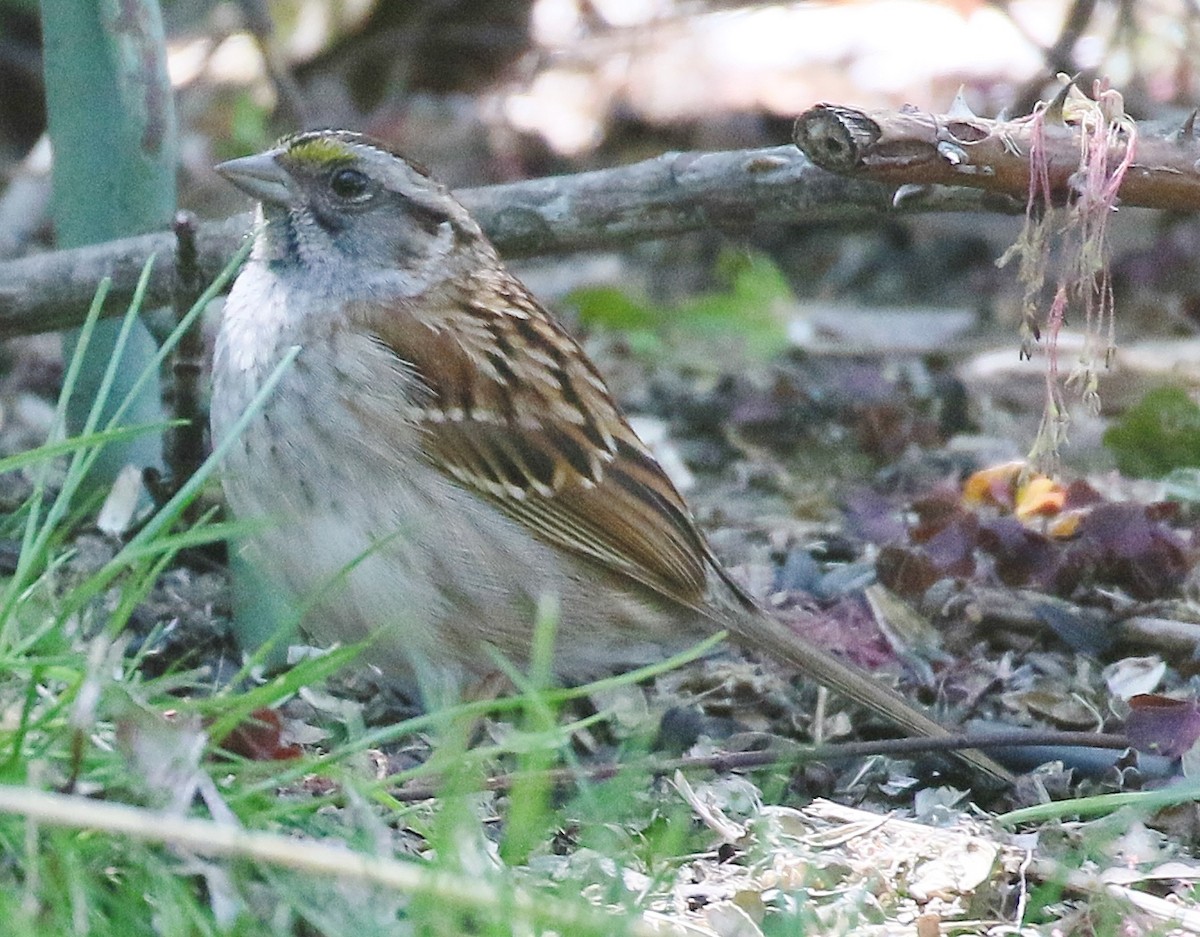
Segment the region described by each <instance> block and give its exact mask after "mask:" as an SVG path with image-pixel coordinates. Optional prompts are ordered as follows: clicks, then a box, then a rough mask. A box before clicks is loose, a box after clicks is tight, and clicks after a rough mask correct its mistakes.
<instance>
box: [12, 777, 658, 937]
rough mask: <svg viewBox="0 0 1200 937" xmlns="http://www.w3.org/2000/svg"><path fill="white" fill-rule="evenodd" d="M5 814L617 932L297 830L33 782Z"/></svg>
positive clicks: (592, 919) (523, 896) (558, 905)
mask: <svg viewBox="0 0 1200 937" xmlns="http://www.w3.org/2000/svg"><path fill="white" fill-rule="evenodd" d="M0 812H3V813H11V814H16V815H18V816H23V817H26V818H27V819H29V820H31V821H34V822H36V823H43V824H47V825H50V826H59V827H68V828H72V829H78V830H89V831H95V832H102V833H108V834H111V835H117V836H128V837H130V838H132V839H136V840H139V841H141V842H149V843H161V844H163V845H168V846H173V847H175V848H178V849H184V850H188V851H190V852H195V853H199V854H201V855H206V856H225V857H231V858H241V859H251V860H254V861H256V862H264V863H268V864H270V865H274V866H278V867H280V868H285V869H292V870H294V871H297V872H304V873H307V874H309V875H322V876H328V877H330V878H336V879H339V880H341V881H356V882H366V883H370V884H374V885H379V886H382V887H384V888H391V889H394V890H396V891H399V892H405V893H411V894H420V895H425V896H428V897H431V898H435V899H440V900H443V901H446V902H447V903H449V904H450V905H451V906H452V907H455V908H458V909H461V910H463V911H472V912H475V913H481V914H490V915H497V916H502V915H503V916H508V917H511V916H514V915H515V916H516V917H518V918H521V919H523V920H527V921H537V922H542V923H546V924H552V925H553V926H554V927H555V928H556V929H558V930H559V931H560V932H562V933H581V932H582V933H589V934H608V933H612V932H613V929H614V926H615V925H616V924H617V920H616V919H615V918H614V917H612V916H611V915H607V914H604V913H603V912H601V911H599V910H597V909H593V908H591V907H588V906H586V905H582V904H569V903H567V902H563V901H560V900H557V899H555V898H553V897H551V896H548V895H541V894H539V895H536V896H534V895H531V894H529V893H528V892H524V891H517V890H516V889H513V890H507V889H501V888H498V887H496V886H494V885H491V884H489V883H487V882H485V881H482V880H480V878H479V877H478V876H472V877H467V876H464V875H460V874H457V873H452V872H447V871H442V870H438V869H434V868H431V867H429V866H427V865H424V864H422V863H418V862H400V861H397V860H395V859H392V858H390V857H388V856H379V855H367V854H364V853H359V852H354V851H352V850H350V849H347V848H346V847H345V846H343V845H331V844H327V843H325V842H317V841H315V840H306V839H301V838H299V837H296V836H280V835H277V834H274V833H258V832H251V831H248V830H244V829H242V828H241V827H236V826H228V825H222V824H218V823H215V822H213V821H211V820H202V819H196V818H190V817H181V816H176V815H172V814H168V813H163V812H161V811H157V810H145V809H142V808H140V807H132V806H128V805H126V804H116V803H105V802H100V801H96V800H91V799H89V798H86V797H79V796H75V795H70V794H54V793H49V792H47V791H39V790H36V789H34V788H30V787H15V786H7V785H0ZM622 926H624V927H625V928H626V931H625V932H627V933H629V934H631V935H635V937H654V935H658V934H660V933H661V932H659V931H657V930H654V929H652V928H651V927H650V926H649V925H647V924H645V923H643V922H642V921H640V920H637V919H634V920H631V921H628V922H624V923H623V924H622Z"/></svg>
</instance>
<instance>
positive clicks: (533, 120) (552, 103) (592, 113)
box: [504, 69, 608, 155]
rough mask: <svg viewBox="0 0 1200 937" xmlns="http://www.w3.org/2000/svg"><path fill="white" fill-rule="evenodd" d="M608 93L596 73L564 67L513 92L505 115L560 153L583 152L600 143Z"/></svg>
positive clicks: (542, 75)
mask: <svg viewBox="0 0 1200 937" xmlns="http://www.w3.org/2000/svg"><path fill="white" fill-rule="evenodd" d="M607 108H608V95H607V94H606V93H604V92H603V91H602V89H601V88H600V83H599V82H598V81H597V80H596V78H595V76H593V75H590V74H585V73H583V72H577V71H567V70H565V69H552V70H550V71H545V72H542V73H541V74H540V75H538V76H537V77H536V78H535V79H534V80H533V83H532V84H531V85H530V86H529V88H528V89H527V90H526V91H525V92H523V93H521V94H514V95H511V96H510V97H509V98H508V100H507V101H506V102H505V108H504V110H505V114H506V115H507V117H508V119H509V121H511V122H512V125H513V126H514V127H516V128H517V129H518V130H525V131H528V132H530V133H539V134H541V135H542V137H544V138H545V140H546V142H547V143H548V144H549V145H550V146H551V147H552V148H553V149H555V150H557V151H558V152H559V153H564V154H568V155H569V154H574V153H581V152H584V151H585V150H588V149H590V148H591V147H594V146H595V145H596V144H597V143H599V142H600V137H601V133H602V131H603V127H604V124H603V121H604V117H605V115H606V114H607Z"/></svg>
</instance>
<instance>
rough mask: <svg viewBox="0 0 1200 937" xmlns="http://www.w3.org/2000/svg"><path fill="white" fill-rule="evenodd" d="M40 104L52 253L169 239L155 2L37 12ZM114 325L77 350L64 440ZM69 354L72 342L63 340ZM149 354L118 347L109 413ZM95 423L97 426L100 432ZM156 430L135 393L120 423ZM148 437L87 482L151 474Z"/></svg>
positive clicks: (81, 410)
mask: <svg viewBox="0 0 1200 937" xmlns="http://www.w3.org/2000/svg"><path fill="white" fill-rule="evenodd" d="M41 10H42V39H43V45H44V49H45V72H46V99H47V109H48V112H49V123H50V140H51V143H52V145H53V148H54V195H53V214H54V225H55V232H56V235H57V239H58V244H59V246H60V247H78V246H80V245H83V244H92V243H96V242H99V241H105V240H109V239H111V238H119V237H127V236H130V235H135V234H143V233H145V232H148V231H155V230H162V229H164V228H168V227H170V224H171V218H172V215H173V214H174V211H175V169H176V128H175V105H174V100H173V98H172V94H171V84H170V81H169V80H168V78H167V62H166V42H165V38H164V33H163V24H162V15H161V12H160V11H159V8H158V3H157V2H156V0H42V4H41ZM119 327H120V323H119V321H117V320H110V321H106V322H101V323H100V324H99V326H98V328H97V330H96V333H95V336H94V337H93V339H92V341H91V344H90V346H89V347H88V349H87V354H86V358H85V360H84V366H83V370H82V371H81V377H80V381H79V385H78V389H77V391H76V393H75V395H74V396H73V398H72V400H71V404H72V407H71V408H70V409H69V410H68V413H67V429H68V432H77V431H78V430H79V429H80V427H81V426H82V425H83V421H84V419H85V418H86V416H87V413H88V411H89V409H90V408H91V406H92V402H93V400H94V397H95V390H96V387H97V385H98V383H99V381H100V377H101V375H102V374H103V372H104V368H105V366H106V365H107V364H108V361H109V358H110V357H111V355H112V342H113V340H114V339H115V337H116V334H117V330H118V328H119ZM63 346H64V353H65V354H66V355H68V356H70V355H71V354H72V353H73V352H74V350H75V334H74V333H70V334H68V335H66V336H64V339H63ZM153 354H154V341H153V339H152V338H151V337H150V333H149V332H148V331H147V330H146V329H145V327H144V326H142V325H140V324H139V326H138V329H137V331H135V333H134V334H133V336H132V337H131V339H130V342H129V345H128V346H127V348H126V350H125V352H124V356H123V360H122V365H121V369H120V371H119V373H118V376H117V381H116V384H115V386H114V388H113V392H112V394H111V395H110V398H109V408H108V411H106V413H107V412H111V410H112V409H115V407H116V406H118V405H119V404H120V402H121V401H122V400H123V399H124V398H125V395H126V392H127V391H128V389H129V387H130V386H131V385H132V384H133V382H134V381H135V380H136V378H137V376H138V375H139V374H140V373H142V371H143V370H144V369H145V368H146V366H147V363H148V362H149V360H150V358H151V356H152V355H153ZM105 419H106V416H105V417H102V425H103V421H104V420H105ZM123 419H124V421H125V423H126V424H127V425H136V424H143V423H156V422H159V421H161V420H162V419H163V411H162V403H161V399H160V391H159V384H158V381H157V380H155V381H153V382H150V383H148V384H147V386H146V388H145V391H144V392H143V393H142V395H141V397H140V398H139V399H138V400H137V401H136V402H135V403H134V404H133V406H132V407H131V408H130V410H129V411H128V412H127V414H126V415H125V417H124V418H123ZM161 462H162V441H161V439H160V438H159V437H158V436H157V435H156V434H148V435H142V436H138V437H136V438H134V439H131V440H129V441H128V442H125V443H121V444H111V445H109V446H108V447H106V449H105V450H104V451H103V452H102V453H101V454H100V458H99V460H98V461H97V464H96V468H95V470H94V475H93V485H94V486H95V487H101V486H105V485H107V484H108V483H110V482H111V481H112V479H113V478H115V476H116V474H117V472H119V471H120V469H121V468H122V467H123V466H124V465H126V464H130V463H132V464H134V465H136V466H138V467H139V468H142V467H146V466H156V467H158V466H160V465H161Z"/></svg>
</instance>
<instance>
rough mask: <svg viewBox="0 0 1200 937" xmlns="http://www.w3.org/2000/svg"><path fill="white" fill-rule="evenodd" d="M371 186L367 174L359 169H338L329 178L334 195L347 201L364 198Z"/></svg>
mask: <svg viewBox="0 0 1200 937" xmlns="http://www.w3.org/2000/svg"><path fill="white" fill-rule="evenodd" d="M370 184H371V180H370V179H369V178H367V174H366V173H364V172H359V171H358V170H357V169H349V168H342V169H337V170H335V171H334V173H333V175H332V176H330V177H329V188H330V189H331V190H332V191H333V194H334V195H336V196H337V197H338V198H344V199H347V200H353V199H359V198H362V197H363V196H364V195H366V194H367V189H368V188H369V187H370Z"/></svg>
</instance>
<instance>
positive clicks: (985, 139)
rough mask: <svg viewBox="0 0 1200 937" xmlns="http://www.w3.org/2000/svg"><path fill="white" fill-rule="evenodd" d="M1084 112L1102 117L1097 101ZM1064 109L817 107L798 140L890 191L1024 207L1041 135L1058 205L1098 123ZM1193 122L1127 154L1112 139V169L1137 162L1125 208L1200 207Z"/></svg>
mask: <svg viewBox="0 0 1200 937" xmlns="http://www.w3.org/2000/svg"><path fill="white" fill-rule="evenodd" d="M1076 100H1078V99H1076ZM1068 103H1074V101H1073V100H1072V101H1068ZM1085 104H1086V105H1090V106H1091V107H1093V108H1097V112H1099V110H1098V105H1096V104H1094V103H1093V102H1090V101H1086V100H1085ZM1058 105H1059V106H1058V108H1057V109H1055V106H1054V104H1053V103H1052V104H1051V105H1050V108H1049V109H1048V110H1047V112H1046V115H1047V118H1046V119H1045V120H1044V121H1041V122H1040V123H1039V122H1035V121H1034V120H1033V119H1032V118H1030V117H1019V118H1015V119H1013V120H989V119H986V118H983V117H975V116H973V115H969V114H930V113H928V112H926V111H921V110H918V109H916V108H902V109H901V110H899V111H882V110H881V111H864V110H860V109H858V108H854V107H842V106H840V105H834V104H819V105H817V106H816V107H812V108H810V109H808V110H807V111H805V112H804V113H803V114H801V115H800V116H799V117H798V118H796V127H795V132H794V136H795V140H796V144H797V145H798V146H799V147H800V148H801V149H802V150H803V151H804V152H805V153H806V154H807V155H808V156H809V157H810V158H811V159H812V160H813V162H814V163H816V164H818V165H820V166H823V167H824V168H826V169H828V170H830V171H831V172H840V173H844V174H846V175H847V177H848V178H856V179H861V180H867V179H872V180H875V181H877V182H881V183H885V184H889V185H930V184H937V185H952V186H970V187H972V188H978V189H981V190H984V191H990V192H994V193H997V194H1004V195H1008V196H1011V197H1013V198H1019V199H1025V198H1026V197H1027V195H1028V192H1029V177H1030V164H1031V158H1030V154H1031V151H1032V150H1033V149H1034V146H1035V141H1034V135H1035V134H1037V133H1040V134H1041V140H1040V141H1039V145H1040V146H1041V147H1042V148H1043V150H1044V153H1045V156H1044V161H1045V175H1046V180H1047V182H1048V187H1049V191H1050V194H1051V197H1052V199H1053V200H1054V201H1055V202H1067V201H1069V200H1070V199H1072V198H1074V197H1075V196H1076V195H1078V194H1079V192H1080V190H1081V188H1082V186H1083V182H1082V181H1081V176H1082V171H1081V168H1080V153H1081V152H1084V151H1085V150H1084V148H1083V146H1082V143H1083V138H1084V137H1085V136H1089V135H1091V134H1092V132H1093V131H1092V129H1091V127H1090V126H1089V121H1092V120H1094V119H1095V117H1093V116H1092V115H1088V118H1087V120H1084V119H1080V118H1079V116H1078V108H1077V109H1076V114H1075V115H1072V114H1071V113H1068V114H1067V115H1066V116H1065V117H1064V114H1063V109H1062V102H1061V101H1060V102H1058ZM1118 116H1123V115H1118ZM1195 124H1196V115H1195V113H1193V114H1192V116H1191V117H1189V118H1188V119H1187V121H1185V122H1184V124H1183V126H1181V127H1179V128H1178V129H1177V130H1174V131H1172V132H1167V133H1164V132H1161V131H1159V130H1158V128H1148V127H1147V128H1144V132H1141V133H1138V134H1137V144H1136V152H1135V153H1131V152H1130V147H1131V144H1130V142H1129V141H1130V139H1131V137H1130V135H1129V134H1113V135H1112V136H1113V142H1111V143H1110V144H1109V146H1108V150H1109V152H1108V153H1107V154H1105V155H1106V163H1107V165H1109V166H1116V165H1118V164H1119V163H1120V162H1121V160H1122V159H1124V158H1126V156H1129V157H1131V159H1132V162H1131V164H1130V166H1129V168H1128V170H1127V171H1125V173H1124V176H1123V179H1122V182H1121V187H1120V190H1119V193H1118V194H1119V196H1120V200H1121V204H1123V205H1138V206H1142V207H1145V208H1158V209H1163V210H1167V211H1189V210H1190V211H1195V210H1196V209H1198V208H1200V171H1197V166H1200V136H1197V133H1196V126H1195ZM1129 126H1131V127H1132V126H1133V122H1132V121H1130V122H1129Z"/></svg>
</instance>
